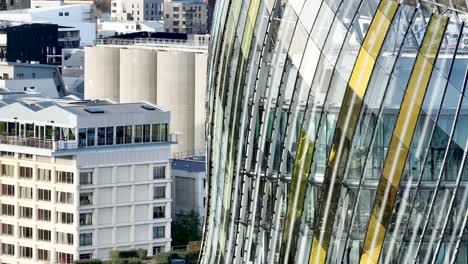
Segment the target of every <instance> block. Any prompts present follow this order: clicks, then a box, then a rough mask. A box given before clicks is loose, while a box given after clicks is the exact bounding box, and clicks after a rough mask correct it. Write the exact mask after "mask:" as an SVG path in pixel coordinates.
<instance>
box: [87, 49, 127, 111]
mask: <svg viewBox="0 0 468 264" xmlns="http://www.w3.org/2000/svg"><path fill="white" fill-rule="evenodd" d="M119 50H120V49H119V48H114V47H100V46H97V47H86V48H85V89H84V90H85V91H84V97H85V99H106V98H108V99H112V100H114V101H116V102H118V101H119V87H120V84H119V82H120V81H119V80H120V78H119V75H120V70H119V68H120V51H119Z"/></svg>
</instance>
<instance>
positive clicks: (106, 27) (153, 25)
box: [97, 21, 164, 38]
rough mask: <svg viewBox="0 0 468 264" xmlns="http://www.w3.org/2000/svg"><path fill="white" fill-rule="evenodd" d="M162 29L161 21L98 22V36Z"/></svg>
mask: <svg viewBox="0 0 468 264" xmlns="http://www.w3.org/2000/svg"><path fill="white" fill-rule="evenodd" d="M159 31H164V22H162V21H102V22H99V23H98V32H97V35H98V38H105V37H112V36H118V35H122V34H129V33H135V32H159Z"/></svg>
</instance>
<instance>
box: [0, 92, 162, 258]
mask: <svg viewBox="0 0 468 264" xmlns="http://www.w3.org/2000/svg"><path fill="white" fill-rule="evenodd" d="M8 101H9V100H4V102H3V103H2V105H4V106H3V107H1V108H0V151H1V152H0V153H1V155H0V188H1V196H0V213H1V216H0V225H1V233H0V244H1V245H0V249H1V255H0V259H1V262H2V263H8V264H13V263H15V264H16V263H72V262H73V261H74V260H77V259H91V258H99V259H104V260H105V259H109V257H110V253H111V251H112V250H115V249H118V250H123V249H130V248H144V249H147V250H148V252H149V254H150V255H151V254H152V253H153V252H158V251H160V250H168V249H169V248H170V243H171V239H170V237H171V234H170V226H171V198H170V195H171V194H170V193H171V191H170V190H171V177H170V170H169V166H170V165H169V149H170V148H169V145H170V143H171V142H170V141H171V140H170V138H171V137H170V135H169V134H168V133H167V131H168V128H169V125H170V114H169V112H168V111H166V110H164V109H162V108H160V107H157V106H155V105H151V104H147V103H131V104H113V103H109V102H106V101H76V100H69V99H57V100H52V99H44V98H22V99H16V100H14V101H12V102H8Z"/></svg>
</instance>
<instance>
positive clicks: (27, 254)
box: [19, 246, 33, 258]
mask: <svg viewBox="0 0 468 264" xmlns="http://www.w3.org/2000/svg"><path fill="white" fill-rule="evenodd" d="M19 249H20V257H21V258H32V252H33V249H32V248H30V247H23V246H20V247H19Z"/></svg>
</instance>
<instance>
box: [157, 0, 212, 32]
mask: <svg viewBox="0 0 468 264" xmlns="http://www.w3.org/2000/svg"><path fill="white" fill-rule="evenodd" d="M164 27H165V29H166V32H175V33H187V34H207V33H208V4H207V3H205V2H202V1H197V0H180V1H167V2H165V3H164Z"/></svg>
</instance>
